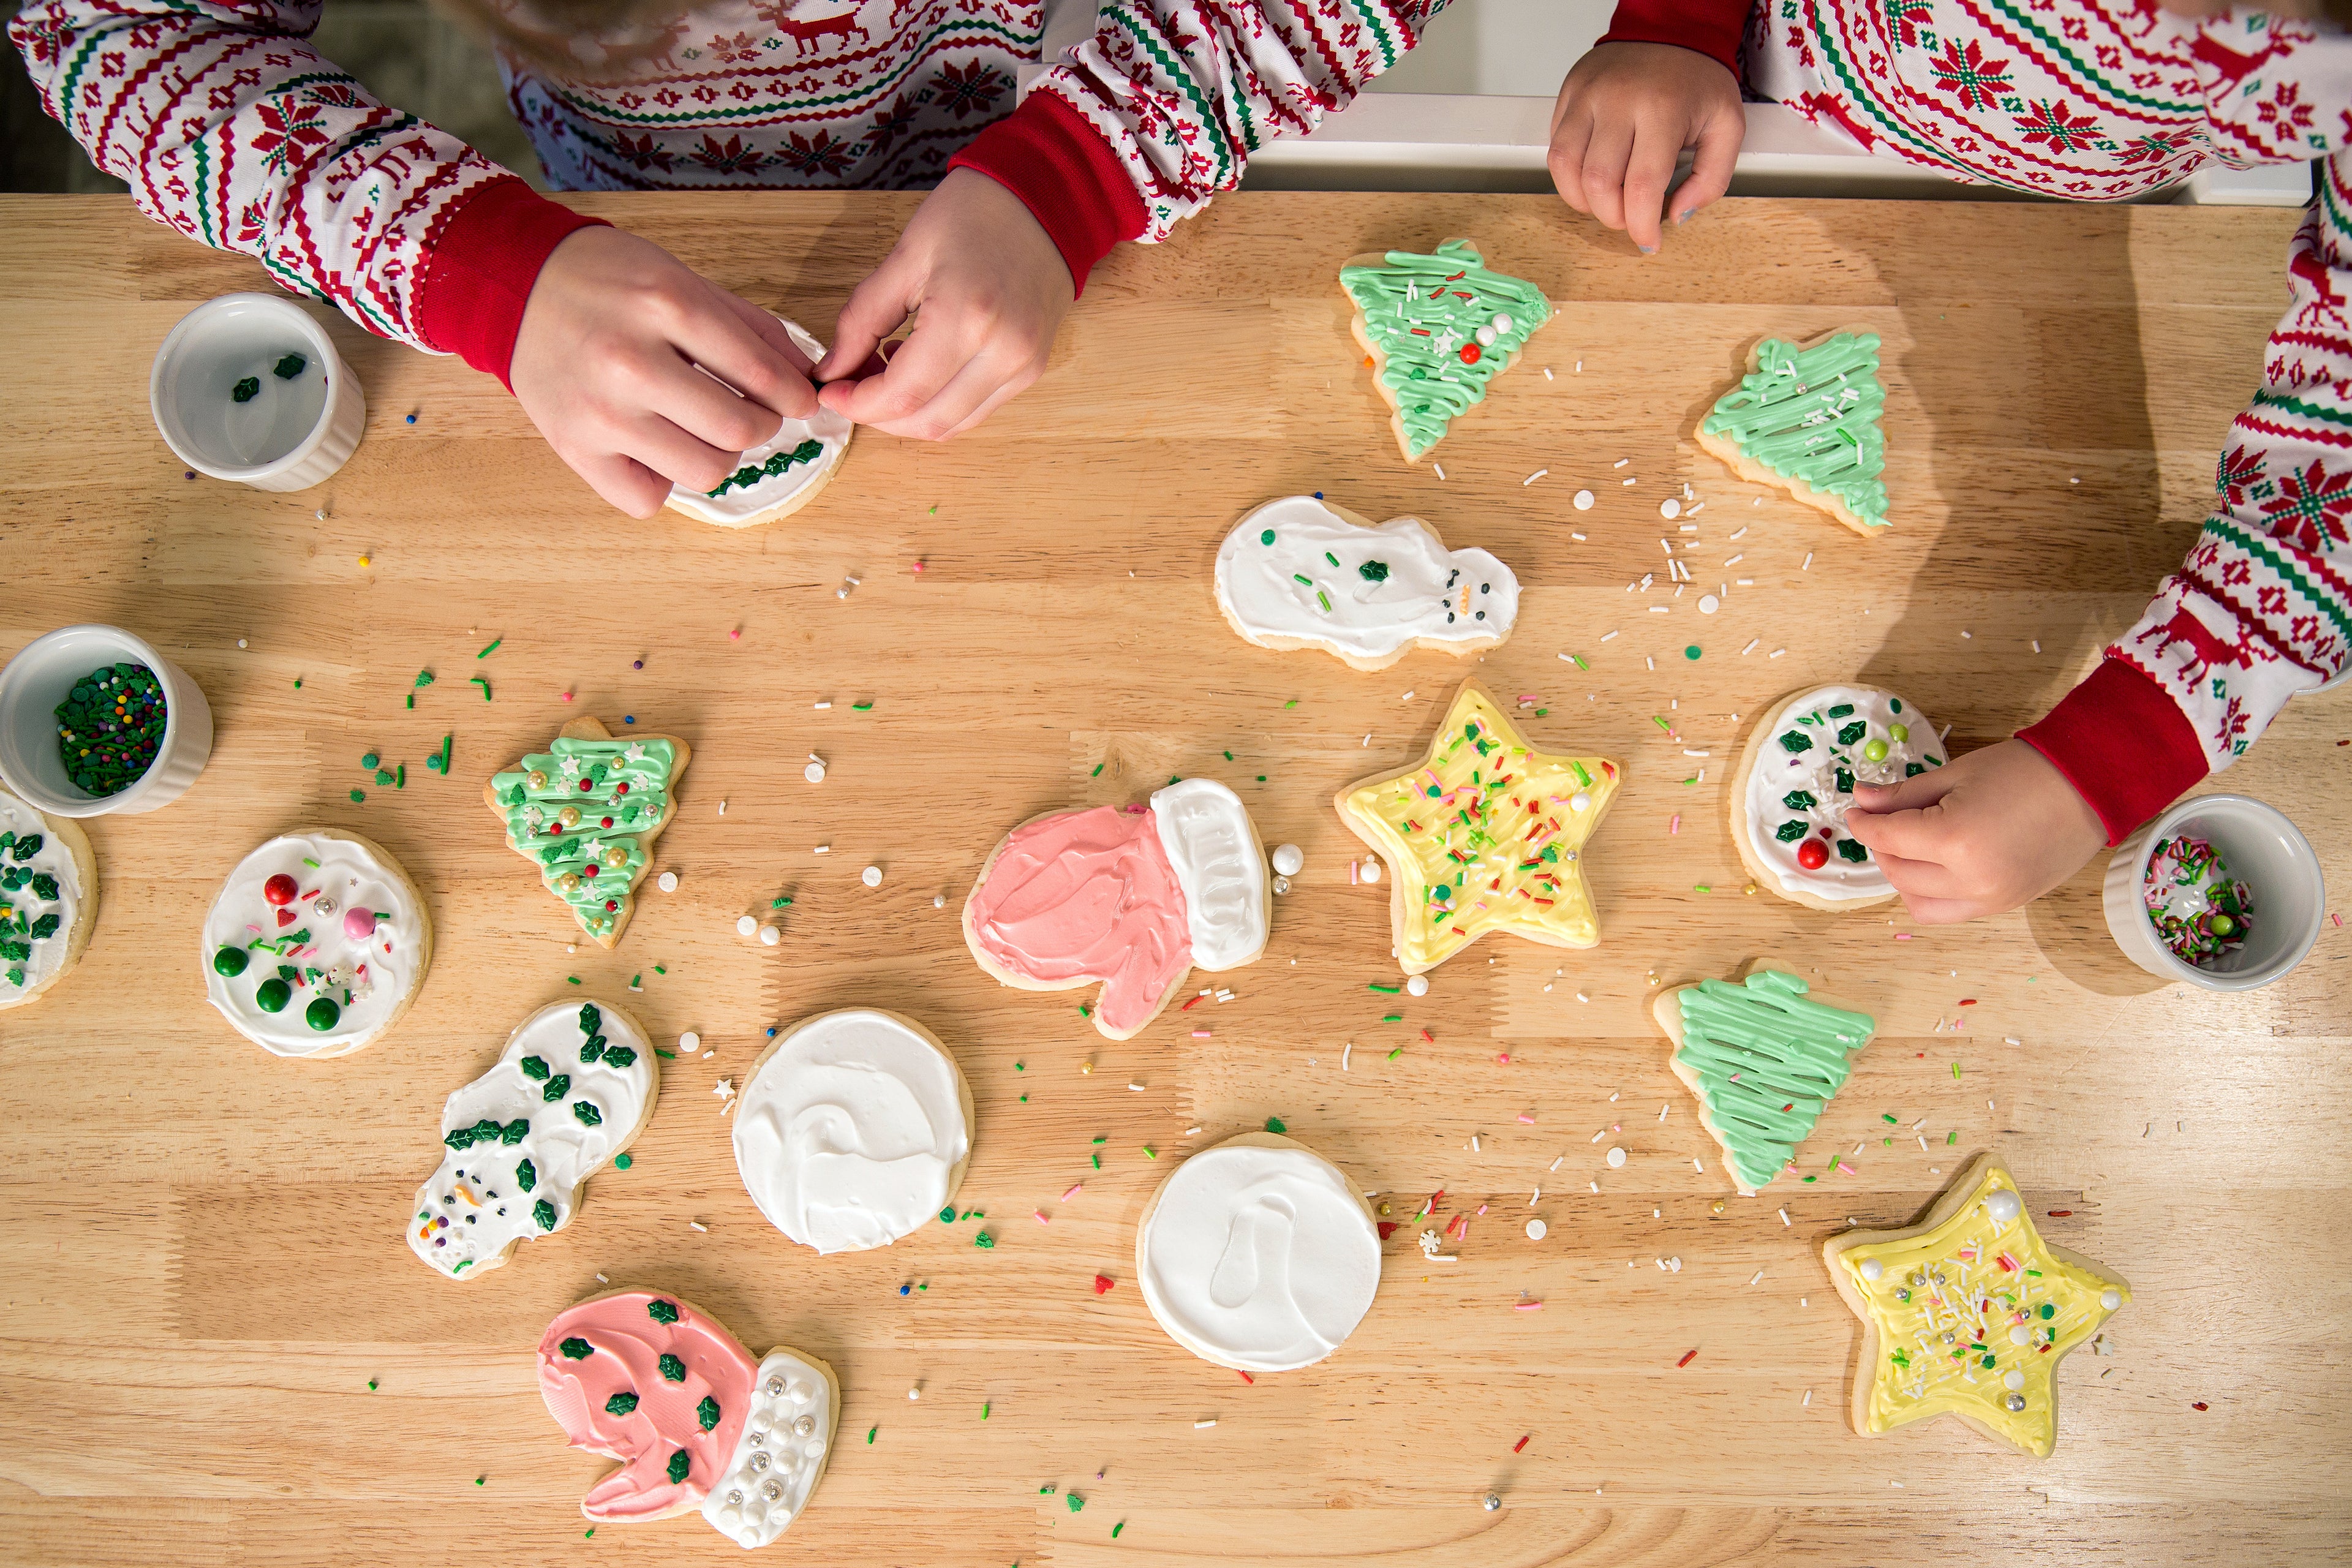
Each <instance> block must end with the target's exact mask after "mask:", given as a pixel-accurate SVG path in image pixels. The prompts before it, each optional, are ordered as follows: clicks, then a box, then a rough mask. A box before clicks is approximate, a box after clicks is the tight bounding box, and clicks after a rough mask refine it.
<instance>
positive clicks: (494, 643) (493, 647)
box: [474, 637, 507, 658]
mask: <svg viewBox="0 0 2352 1568" xmlns="http://www.w3.org/2000/svg"><path fill="white" fill-rule="evenodd" d="M506 640H507V639H506V638H504V637H492V638H491V639H490V646H489V647H486V648H484V649H483V650H482V651H481V652H479V653H478V654H476V655H475V656H474V657H475V658H489V657H490V655H492V654H494V653H496V652H498V651H499V644H500V643H502V642H504V641H506Z"/></svg>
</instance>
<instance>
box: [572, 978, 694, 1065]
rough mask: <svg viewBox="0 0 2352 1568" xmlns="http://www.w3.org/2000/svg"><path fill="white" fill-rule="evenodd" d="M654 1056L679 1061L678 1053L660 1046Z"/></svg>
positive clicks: (655, 1049)
mask: <svg viewBox="0 0 2352 1568" xmlns="http://www.w3.org/2000/svg"><path fill="white" fill-rule="evenodd" d="M572 984H574V985H577V984H580V982H578V981H577V980H575V981H573V982H572ZM654 1055H656V1056H657V1057H660V1058H662V1059H663V1060H665V1061H673V1062H674V1061H676V1060H677V1052H676V1051H666V1050H664V1049H662V1048H661V1047H659V1046H656V1047H654Z"/></svg>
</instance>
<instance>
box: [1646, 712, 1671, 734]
mask: <svg viewBox="0 0 2352 1568" xmlns="http://www.w3.org/2000/svg"><path fill="white" fill-rule="evenodd" d="M1650 722H1651V723H1653V724H1655V725H1656V726H1657V727H1658V728H1659V729H1661V730H1664V731H1666V732H1667V733H1668V734H1672V733H1674V728H1675V727H1674V726H1673V725H1672V724H1669V723H1667V722H1666V721H1664V719H1662V718H1660V717H1659V716H1658V715H1657V714H1655V713H1653V714H1651V715H1650Z"/></svg>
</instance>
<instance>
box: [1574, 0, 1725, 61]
mask: <svg viewBox="0 0 2352 1568" xmlns="http://www.w3.org/2000/svg"><path fill="white" fill-rule="evenodd" d="M1749 9H1750V4H1749V0H1617V14H1616V15H1615V16H1612V17H1610V18H1609V30H1608V31H1607V32H1605V33H1603V34H1601V38H1600V42H1601V43H1604V44H1673V45H1675V47H1678V48H1685V49H1695V50H1696V51H1697V52H1698V53H1700V54H1702V55H1705V56H1706V58H1709V59H1711V60H1719V61H1721V62H1722V65H1723V68H1724V69H1726V70H1727V71H1729V72H1730V73H1731V74H1732V75H1733V76H1735V77H1736V76H1738V74H1739V42H1740V39H1741V38H1743V37H1746V36H1747V33H1748V10H1749Z"/></svg>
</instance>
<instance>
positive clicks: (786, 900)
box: [768, 894, 793, 910]
mask: <svg viewBox="0 0 2352 1568" xmlns="http://www.w3.org/2000/svg"><path fill="white" fill-rule="evenodd" d="M792 901H793V900H792V898H791V896H790V895H788V894H778V895H777V896H776V897H775V898H772V899H770V900H768V907H769V908H770V909H772V910H781V909H782V908H784V907H785V906H786V905H788V904H790V903H791V902H792Z"/></svg>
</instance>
